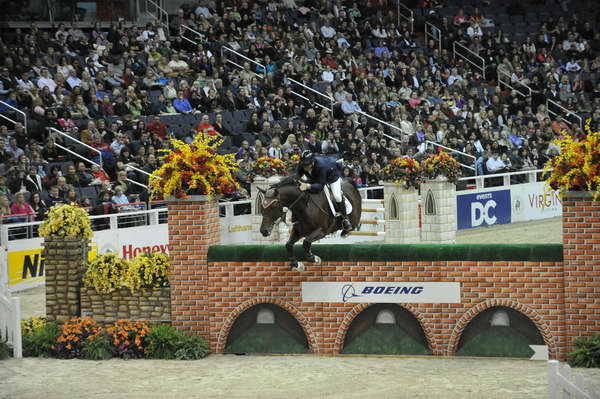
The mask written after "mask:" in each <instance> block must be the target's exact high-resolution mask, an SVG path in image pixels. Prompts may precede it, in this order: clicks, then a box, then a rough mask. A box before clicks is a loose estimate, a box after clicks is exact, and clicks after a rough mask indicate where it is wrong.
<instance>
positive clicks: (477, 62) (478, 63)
mask: <svg viewBox="0 0 600 399" xmlns="http://www.w3.org/2000/svg"><path fill="white" fill-rule="evenodd" d="M457 48H458V50H460V51H461V52H464V53H462V54H461V53H460V52H459V51H458V50H457ZM452 50H453V52H454V59H455V60H456V57H457V56H458V57H461V58H462V59H463V60H465V61H466V62H468V63H469V64H471V65H473V66H474V67H475V68H477V69H479V70H480V71H481V75H482V77H483V80H485V69H486V65H485V60H484V59H483V57H481V56H480V55H478V54H477V53H476V52H474V51H472V50H469V49H468V48H467V47H466V46H464V45H463V44H461V43H459V42H456V41H455V42H454V44H453V45H452ZM466 54H468V55H469V56H467V55H466ZM469 57H471V59H469Z"/></svg>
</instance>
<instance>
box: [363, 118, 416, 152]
mask: <svg viewBox="0 0 600 399" xmlns="http://www.w3.org/2000/svg"><path fill="white" fill-rule="evenodd" d="M354 112H356V113H357V114H359V115H363V116H365V117H366V118H369V119H372V120H374V121H375V122H377V123H381V124H382V125H385V126H387V127H389V128H391V129H394V130H397V131H398V133H399V136H400V137H402V135H405V134H408V135H410V133H409V132H405V131H403V130H402V128H400V127H398V126H395V125H392V124H391V123H389V122H386V121H383V120H381V119H378V118H375V117H374V116H371V115H369V114H367V113H365V112H362V111H354ZM379 134H381V135H382V136H385V137H387V138H389V139H391V140H394V141H397V142H398V143H400V144H402V140H401V139H399V138H398V137H392V136H390V135H387V134H385V133H383V132H379Z"/></svg>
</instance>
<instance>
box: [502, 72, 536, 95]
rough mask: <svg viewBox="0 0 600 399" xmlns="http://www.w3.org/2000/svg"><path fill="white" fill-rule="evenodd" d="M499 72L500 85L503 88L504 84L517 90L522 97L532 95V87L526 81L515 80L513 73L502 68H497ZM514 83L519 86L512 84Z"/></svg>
mask: <svg viewBox="0 0 600 399" xmlns="http://www.w3.org/2000/svg"><path fill="white" fill-rule="evenodd" d="M497 72H498V86H499V87H500V88H502V85H504V86H506V87H509V88H511V89H512V90H515V91H516V92H517V93H518V94H519V95H520V96H521V97H531V87H529V86H527V85H526V84H525V83H523V82H521V81H519V80H516V81H515V80H514V79H513V78H512V75H510V74H508V73H507V72H504V71H503V70H501V69H500V68H498V69H497ZM512 84H514V85H515V86H517V87H514V86H512Z"/></svg>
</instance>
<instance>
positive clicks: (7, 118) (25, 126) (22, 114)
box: [0, 100, 27, 132]
mask: <svg viewBox="0 0 600 399" xmlns="http://www.w3.org/2000/svg"><path fill="white" fill-rule="evenodd" d="M0 104H2V105H4V106H5V107H8V108H10V109H12V110H13V111H15V112H16V113H17V114H19V115H21V116H22V117H23V127H24V128H25V132H27V114H26V113H25V112H23V111H21V110H20V109H18V108H15V107H13V106H12V105H10V104H8V103H6V102H4V101H2V100H0ZM0 116H1V117H2V118H4V119H6V120H7V121H9V122H12V123H13V124H15V125H16V124H17V122H15V121H13V120H12V119H10V118H9V117H7V116H5V115H2V114H0Z"/></svg>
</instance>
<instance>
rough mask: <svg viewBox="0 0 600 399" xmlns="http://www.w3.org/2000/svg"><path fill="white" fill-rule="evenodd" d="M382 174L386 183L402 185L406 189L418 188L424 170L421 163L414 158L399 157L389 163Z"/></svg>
mask: <svg viewBox="0 0 600 399" xmlns="http://www.w3.org/2000/svg"><path fill="white" fill-rule="evenodd" d="M381 172H382V177H383V180H384V181H389V182H393V183H396V184H401V185H404V187H405V188H409V187H414V188H418V187H419V181H420V180H421V175H422V173H423V169H422V168H421V165H419V162H417V161H415V160H414V159H412V158H408V157H398V158H396V159H393V160H392V161H391V162H390V163H388V164H387V165H386V166H385V168H383V170H382V171H381Z"/></svg>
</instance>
